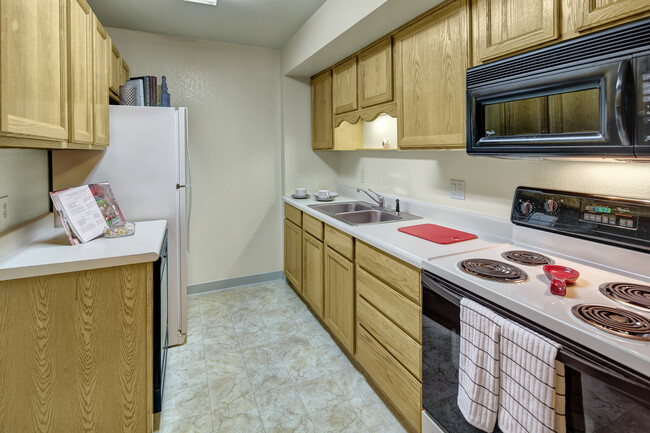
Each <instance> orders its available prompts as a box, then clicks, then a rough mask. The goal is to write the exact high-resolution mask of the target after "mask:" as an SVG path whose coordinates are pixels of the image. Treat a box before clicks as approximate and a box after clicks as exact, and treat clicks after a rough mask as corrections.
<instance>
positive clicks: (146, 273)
mask: <svg viewBox="0 0 650 433" xmlns="http://www.w3.org/2000/svg"><path fill="white" fill-rule="evenodd" d="M0 345H1V347H2V348H3V350H1V351H0V431H2V432H66V433H68V432H70V433H72V432H133V433H139V432H151V431H152V429H153V265H152V263H141V264H135V265H127V266H119V267H113V268H103V269H92V270H87V271H81V272H72V273H66V274H58V275H47V276H41V277H33V278H25V279H18V280H9V281H0Z"/></svg>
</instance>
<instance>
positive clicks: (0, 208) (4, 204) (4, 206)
mask: <svg viewBox="0 0 650 433" xmlns="http://www.w3.org/2000/svg"><path fill="white" fill-rule="evenodd" d="M7 219H9V196H8V195H5V196H2V197H0V227H4V226H6V225H7Z"/></svg>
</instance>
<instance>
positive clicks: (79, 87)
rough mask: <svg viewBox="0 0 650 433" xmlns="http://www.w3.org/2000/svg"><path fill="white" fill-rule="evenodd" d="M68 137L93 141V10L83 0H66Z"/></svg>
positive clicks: (80, 140)
mask: <svg viewBox="0 0 650 433" xmlns="http://www.w3.org/2000/svg"><path fill="white" fill-rule="evenodd" d="M68 91H69V96H70V98H69V106H70V123H69V125H70V137H69V140H70V141H71V142H73V143H88V144H92V142H93V107H94V102H93V98H94V93H93V92H94V88H93V13H92V11H91V10H90V6H88V3H86V0H68Z"/></svg>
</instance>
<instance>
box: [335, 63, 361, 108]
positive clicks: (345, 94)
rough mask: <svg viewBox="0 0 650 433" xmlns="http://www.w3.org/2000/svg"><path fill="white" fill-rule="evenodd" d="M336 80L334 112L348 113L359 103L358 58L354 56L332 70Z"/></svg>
mask: <svg viewBox="0 0 650 433" xmlns="http://www.w3.org/2000/svg"><path fill="white" fill-rule="evenodd" d="M332 76H333V78H332V81H333V82H334V89H333V95H334V114H341V113H347V112H348V111H354V110H356V109H357V108H358V105H357V58H356V57H354V58H352V59H350V60H348V61H346V62H344V63H342V64H340V65H338V66H337V67H335V68H334V69H333V70H332Z"/></svg>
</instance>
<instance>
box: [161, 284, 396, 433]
mask: <svg viewBox="0 0 650 433" xmlns="http://www.w3.org/2000/svg"><path fill="white" fill-rule="evenodd" d="M188 317H189V320H188V321H189V325H188V337H187V343H186V344H184V345H183V346H179V347H174V348H171V349H170V350H169V352H168V364H167V376H166V379H165V394H164V399H163V412H162V415H161V417H160V418H159V420H158V423H157V428H158V430H157V432H162V433H172V432H173V433H190V432H192V433H194V432H196V433H198V432H201V433H210V432H212V433H225V432H228V433H240V432H241V433H244V432H246V433H262V432H264V433H269V432H277V433H280V432H295V433H333V432H346V433H348V432H349V433H403V432H405V430H404V429H403V427H402V426H401V425H400V424H399V422H398V421H397V419H396V418H395V417H394V416H393V414H392V413H391V412H390V410H389V409H388V408H387V407H386V406H385V405H384V403H383V402H382V400H381V399H380V398H379V397H378V396H377V395H376V394H375V392H374V391H373V389H372V388H371V387H370V385H368V383H367V382H366V380H365V378H364V377H363V375H362V374H361V373H360V372H359V371H357V370H356V368H355V367H354V366H353V365H352V364H351V363H350V361H349V360H348V358H347V357H346V356H345V355H344V354H343V352H341V350H340V349H339V348H338V346H337V345H336V343H334V341H333V340H332V339H331V337H330V335H329V334H328V332H327V331H325V329H323V328H322V326H321V325H320V323H319V322H318V321H317V320H316V319H315V318H314V317H313V316H312V314H311V313H310V312H309V310H308V309H307V308H306V307H305V305H304V304H303V302H302V301H301V300H300V299H299V298H298V296H297V295H296V294H295V293H294V292H293V290H291V288H290V287H288V286H287V285H286V284H285V283H284V282H282V281H275V282H270V283H264V284H257V285H251V286H245V287H239V288H234V289H230V290H224V291H218V292H211V293H205V294H201V295H194V296H190V297H189V298H188Z"/></svg>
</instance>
